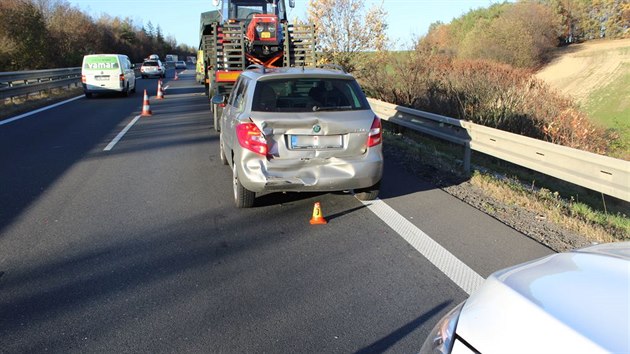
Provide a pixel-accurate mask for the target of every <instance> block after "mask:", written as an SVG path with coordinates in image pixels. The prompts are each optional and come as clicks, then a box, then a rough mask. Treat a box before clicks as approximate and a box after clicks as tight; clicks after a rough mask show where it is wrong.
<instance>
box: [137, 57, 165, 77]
mask: <svg viewBox="0 0 630 354" xmlns="http://www.w3.org/2000/svg"><path fill="white" fill-rule="evenodd" d="M140 74H141V75H142V78H143V79H145V78H147V77H152V76H153V77H161V78H164V77H166V68H164V65H162V62H161V61H159V60H145V61H144V63H142V66H141V67H140Z"/></svg>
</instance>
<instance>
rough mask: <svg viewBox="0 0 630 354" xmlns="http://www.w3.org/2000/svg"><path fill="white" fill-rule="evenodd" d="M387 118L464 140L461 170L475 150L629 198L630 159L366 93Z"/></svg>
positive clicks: (467, 168) (467, 170)
mask: <svg viewBox="0 0 630 354" xmlns="http://www.w3.org/2000/svg"><path fill="white" fill-rule="evenodd" d="M368 101H369V102H370V105H371V106H372V110H374V113H376V114H377V115H378V116H379V117H380V118H382V119H383V120H386V121H389V122H391V123H394V124H396V125H400V126H403V127H405V128H408V129H411V130H414V131H417V132H420V133H423V134H427V135H430V136H433V137H435V138H439V139H443V140H446V141H449V142H451V143H455V144H458V145H461V146H462V147H463V149H464V153H463V155H464V156H463V170H464V172H465V173H467V174H469V173H470V156H471V150H475V151H478V152H481V153H484V154H487V155H490V156H493V157H496V158H499V159H501V160H505V161H508V162H511V163H513V164H515V165H519V166H523V167H526V168H529V169H531V170H534V171H537V172H540V173H543V174H546V175H549V176H552V177H555V178H558V179H561V180H564V181H567V182H570V183H573V184H576V185H578V186H582V187H585V188H588V189H591V190H594V191H597V192H600V193H603V194H606V195H609V196H612V197H615V198H618V199H621V200H625V201H630V162H629V161H625V160H620V159H615V158H612V157H608V156H602V155H597V154H593V153H590V152H586V151H582V150H578V149H573V148H569V147H566V146H561V145H557V144H552V143H549V142H546V141H542V140H538V139H533V138H529V137H525V136H522V135H518V134H513V133H509V132H506V131H503V130H499V129H494V128H488V127H485V126H482V125H478V124H474V123H471V122H466V121H461V120H458V119H453V118H449V117H444V116H440V115H438V114H433V113H429V112H423V111H419V110H415V109H411V108H407V107H402V106H397V105H394V104H391V103H387V102H383V101H379V100H375V99H372V98H370V99H368Z"/></svg>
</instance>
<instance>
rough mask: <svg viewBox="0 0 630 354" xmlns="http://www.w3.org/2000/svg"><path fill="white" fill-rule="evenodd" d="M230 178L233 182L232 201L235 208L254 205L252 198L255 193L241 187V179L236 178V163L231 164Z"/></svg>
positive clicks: (254, 196)
mask: <svg viewBox="0 0 630 354" xmlns="http://www.w3.org/2000/svg"><path fill="white" fill-rule="evenodd" d="M232 180H233V183H234V202H235V203H236V207H237V208H251V207H252V206H254V199H255V198H256V193H254V192H252V191H250V190H248V189H247V188H245V187H243V185H242V184H241V181H240V180H239V179H238V172H237V171H236V163H234V164H232Z"/></svg>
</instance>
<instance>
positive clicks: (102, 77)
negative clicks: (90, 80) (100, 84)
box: [94, 75, 109, 81]
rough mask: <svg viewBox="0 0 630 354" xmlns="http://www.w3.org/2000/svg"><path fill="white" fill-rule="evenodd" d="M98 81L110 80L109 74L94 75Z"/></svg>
mask: <svg viewBox="0 0 630 354" xmlns="http://www.w3.org/2000/svg"><path fill="white" fill-rule="evenodd" d="M94 79H95V80H96V81H107V80H109V75H96V76H94Z"/></svg>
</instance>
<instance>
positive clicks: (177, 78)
mask: <svg viewBox="0 0 630 354" xmlns="http://www.w3.org/2000/svg"><path fill="white" fill-rule="evenodd" d="M173 80H179V77H177V69H175V78H174V79H173Z"/></svg>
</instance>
